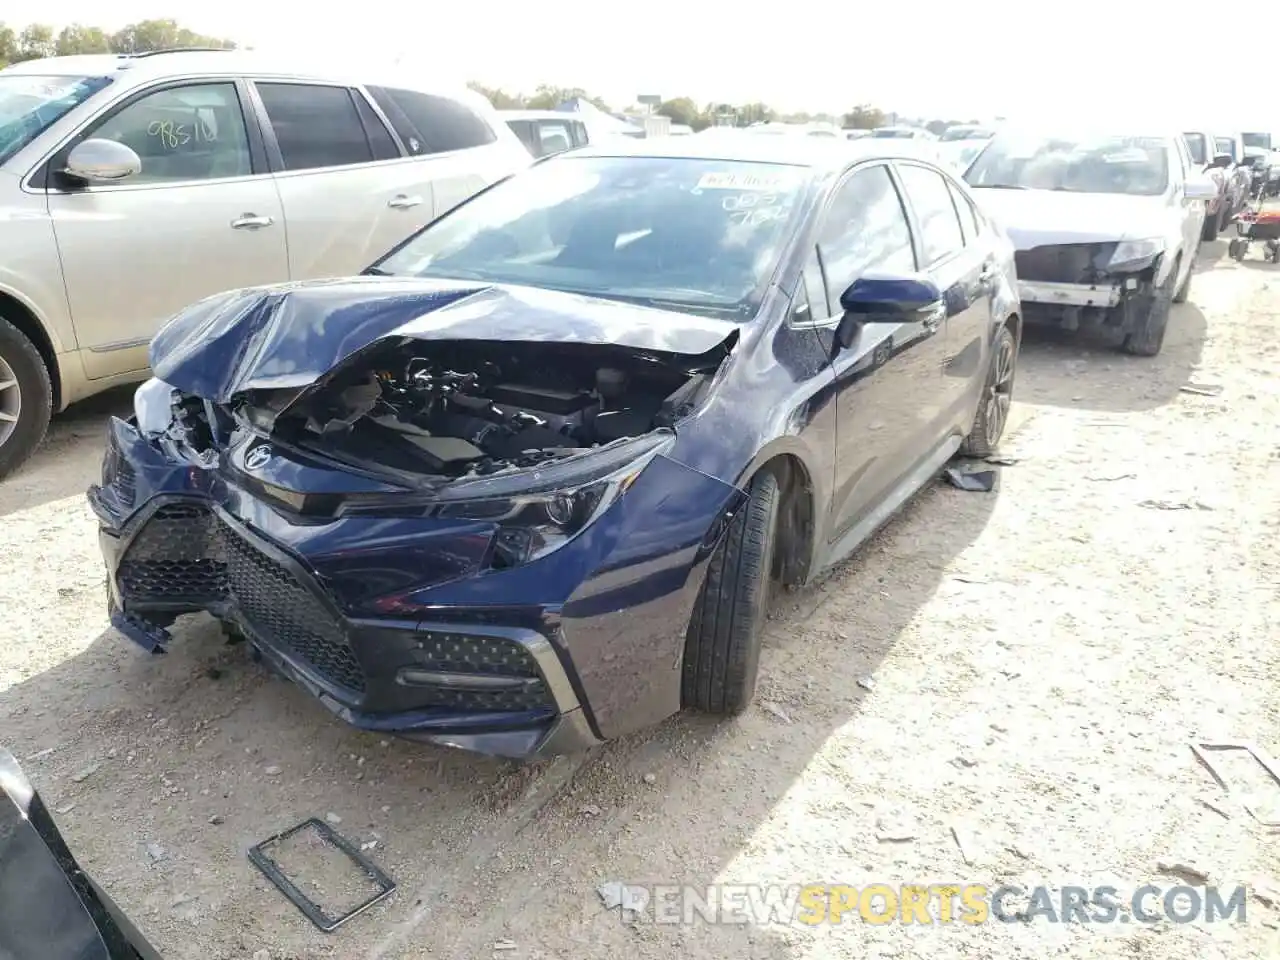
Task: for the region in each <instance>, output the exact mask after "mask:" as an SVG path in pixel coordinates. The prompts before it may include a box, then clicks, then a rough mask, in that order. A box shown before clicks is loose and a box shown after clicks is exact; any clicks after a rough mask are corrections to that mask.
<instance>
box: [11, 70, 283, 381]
mask: <svg viewBox="0 0 1280 960" xmlns="http://www.w3.org/2000/svg"><path fill="white" fill-rule="evenodd" d="M247 92H248V89H247V86H246V85H243V84H241V83H238V82H237V81H235V80H233V79H224V80H201V81H199V82H196V81H190V82H181V83H167V84H163V85H161V86H157V87H151V88H148V89H146V90H144V91H141V92H139V93H138V94H136V95H134V96H132V97H129V98H128V99H125V100H123V101H121V103H119V104H118V105H116V106H113V107H111V108H110V109H109V110H108V111H107V112H106V113H104V114H103V115H102V116H101V117H100V118H99V119H96V120H94V121H93V122H92V123H90V124H89V125H88V126H86V127H85V129H84V130H82V131H81V132H80V133H79V134H77V136H76V137H75V139H73V140H72V141H70V142H69V143H67V144H65V145H64V146H63V147H62V148H61V149H59V150H58V152H57V153H56V154H54V156H53V157H52V159H51V160H50V161H49V163H48V165H47V166H48V168H50V169H61V168H62V166H63V165H64V164H65V159H66V154H67V153H68V152H70V150H71V148H72V147H73V146H74V145H75V144H76V143H79V142H81V141H82V140H85V139H88V138H90V137H97V138H103V139H107V140H115V141H118V142H120V143H123V144H126V145H127V146H129V147H131V148H132V149H133V150H134V151H135V152H136V153H137V154H138V156H139V157H140V158H141V160H142V169H141V171H140V172H139V173H137V174H135V175H134V176H132V177H129V178H128V179H126V180H121V181H118V182H112V183H90V184H89V185H88V186H85V187H80V188H76V189H65V188H64V187H62V186H60V185H59V183H58V181H57V180H56V179H54V178H49V177H45V178H43V179H40V182H39V184H38V186H39V187H42V188H43V187H45V186H46V185H47V187H48V191H47V192H48V209H49V217H50V220H51V222H52V223H53V231H54V235H55V237H56V238H57V244H58V254H59V256H60V258H61V261H62V270H63V281H64V283H65V285H66V292H67V301H68V305H69V307H70V313H71V318H72V321H73V323H74V325H75V331H76V337H77V339H78V341H79V344H80V346H81V347H82V348H85V349H84V352H83V354H82V356H83V362H84V369H85V374H86V375H87V376H88V377H89V378H90V379H96V378H100V377H108V376H112V375H115V374H121V373H127V372H133V371H142V370H145V369H146V367H147V346H148V344H149V343H150V341H151V337H152V335H153V334H154V333H155V332H156V330H157V329H159V327H160V325H161V324H162V323H164V322H165V321H166V320H168V319H169V318H170V317H171V316H173V314H175V313H177V312H178V311H179V310H181V309H182V308H183V307H186V306H187V305H188V304H190V303H192V302H193V301H195V300H199V299H201V298H202V297H206V296H210V295H212V294H215V293H218V292H220V291H222V290H228V289H232V288H235V287H247V286H255V285H257V284H264V283H279V282H283V281H285V280H288V279H289V277H290V273H289V259H288V254H287V247H286V240H285V215H284V209H283V206H282V204H281V202H280V196H279V194H278V193H277V191H276V185H275V182H274V181H273V180H272V177H271V175H270V172H269V170H268V167H267V161H266V155H265V151H264V149H263V142H262V137H261V133H260V131H259V130H258V127H257V119H256V117H254V116H253V114H252V111H248V110H246V109H245V106H244V104H245V100H246V98H247ZM246 120H247V121H248V122H246ZM33 186H36V184H33ZM0 229H2V228H0Z"/></svg>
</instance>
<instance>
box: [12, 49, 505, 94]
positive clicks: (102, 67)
mask: <svg viewBox="0 0 1280 960" xmlns="http://www.w3.org/2000/svg"><path fill="white" fill-rule="evenodd" d="M0 73H3V74H5V75H11V74H26V75H33V76H45V77H50V76H86V77H112V78H114V79H116V80H118V81H121V80H122V81H124V82H125V83H126V84H128V85H129V86H135V85H141V84H143V83H146V82H148V81H151V80H160V79H165V78H167V77H172V76H190V75H195V76H199V75H201V74H232V75H239V74H249V75H253V76H258V77H263V78H266V77H272V78H279V77H286V78H290V79H295V80H321V81H327V82H329V83H346V84H353V85H367V84H386V85H388V86H402V87H408V88H410V89H413V90H422V91H431V92H436V93H440V94H442V95H446V96H450V97H456V98H458V99H463V100H467V101H470V100H472V99H473V96H479V94H474V95H470V94H471V92H470V91H468V90H467V89H466V88H465V87H463V86H461V85H460V84H453V83H439V82H434V81H430V80H427V79H426V78H425V77H423V76H421V75H420V74H419V72H418V71H415V70H412V69H410V68H400V67H396V66H392V65H383V66H377V65H375V66H373V67H372V68H370V69H361V70H359V71H353V70H351V69H350V68H347V67H343V66H341V65H340V64H339V65H331V64H330V62H329V61H328V60H327V59H324V60H317V59H312V60H307V59H305V58H298V57H296V56H287V55H275V54H270V53H263V52H259V51H254V50H203V49H186V50H156V51H150V52H147V53H140V54H125V53H122V54H112V53H91V54H79V55H76V56H70V57H43V58H41V59H38V60H24V61H22V62H20V63H14V64H10V65H9V66H7V67H5V68H4V69H3V70H0ZM486 102H487V101H486Z"/></svg>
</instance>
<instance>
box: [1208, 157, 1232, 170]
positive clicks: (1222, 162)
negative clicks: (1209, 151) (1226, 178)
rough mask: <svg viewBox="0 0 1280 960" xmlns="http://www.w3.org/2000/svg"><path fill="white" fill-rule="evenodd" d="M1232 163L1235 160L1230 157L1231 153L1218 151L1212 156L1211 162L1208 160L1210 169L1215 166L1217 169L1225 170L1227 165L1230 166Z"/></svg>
mask: <svg viewBox="0 0 1280 960" xmlns="http://www.w3.org/2000/svg"><path fill="white" fill-rule="evenodd" d="M1233 163H1235V160H1233V159H1232V158H1231V154H1229V153H1220V154H1218V155H1217V156H1216V157H1214V158H1213V160H1212V162H1210V164H1209V169H1211V170H1212V169H1214V168H1216V169H1218V170H1225V169H1227V167H1229V166H1231V164H1233Z"/></svg>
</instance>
